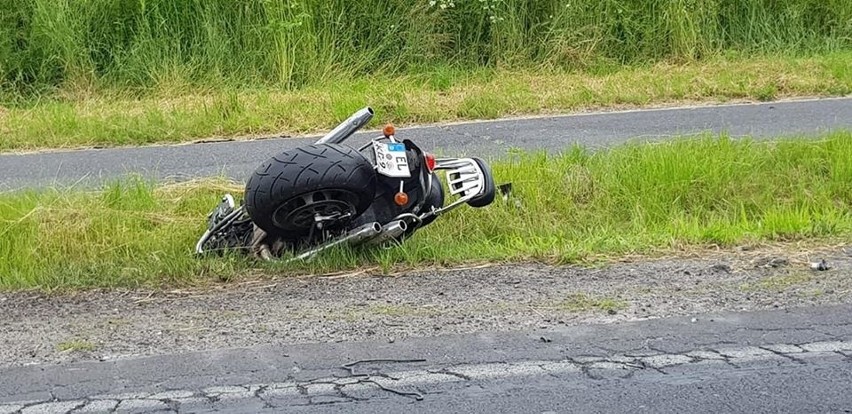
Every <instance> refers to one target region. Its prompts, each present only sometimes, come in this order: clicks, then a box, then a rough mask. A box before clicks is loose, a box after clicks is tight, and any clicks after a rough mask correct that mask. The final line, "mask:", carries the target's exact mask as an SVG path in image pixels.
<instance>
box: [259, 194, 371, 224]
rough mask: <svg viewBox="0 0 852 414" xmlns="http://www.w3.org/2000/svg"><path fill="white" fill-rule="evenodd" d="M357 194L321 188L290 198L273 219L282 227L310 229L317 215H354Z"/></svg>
mask: <svg viewBox="0 0 852 414" xmlns="http://www.w3.org/2000/svg"><path fill="white" fill-rule="evenodd" d="M356 200H357V197H356V196H355V194H353V193H351V192H349V191H345V190H319V191H314V192H311V193H307V194H303V195H300V196H297V197H294V198H292V199H290V200H288V201H287V202H286V203H284V204H282V205H281V206H280V207H278V208H277V209H275V212H274V213H273V214H272V221H273V223H275V226H277V227H278V228H282V229H293V228H299V229H309V228H311V227H313V226H314V224H316V219H315V218H316V217H317V216H321V217H339V218H342V217H345V216H347V215H348V216H349V217H352V216H354V215H355V211H356V209H355V204H356V203H355V201H356Z"/></svg>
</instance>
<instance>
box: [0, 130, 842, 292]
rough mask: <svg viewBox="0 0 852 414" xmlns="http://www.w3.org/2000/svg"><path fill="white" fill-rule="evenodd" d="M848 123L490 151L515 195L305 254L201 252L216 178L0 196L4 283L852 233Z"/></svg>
mask: <svg viewBox="0 0 852 414" xmlns="http://www.w3.org/2000/svg"><path fill="white" fill-rule="evenodd" d="M849 160H852V132H837V133H833V134H830V135H827V136H824V137H821V138H819V139H800V140H783V141H778V142H766V141H752V140H732V139H729V138H726V137H704V138H701V139H686V138H684V139H680V140H674V141H670V142H664V143H656V144H640V143H636V144H629V145H624V146H620V147H615V148H612V149H607V150H600V151H596V152H591V151H588V150H585V149H582V148H575V149H573V150H570V151H567V152H565V153H564V154H561V155H556V156H548V155H544V154H529V153H519V154H515V155H513V156H512V157H510V158H509V159H504V160H502V161H499V162H495V163H494V164H493V167H494V174H495V176H496V178H497V180H498V181H500V182H504V181H511V182H513V184H514V195H513V197H512V198H511V199H510V200H509V201H508V202H504V201H503V200H501V199H498V200H497V201H496V202H495V203H494V204H492V205H491V206H489V207H487V208H484V209H470V208H467V209H461V210H457V211H453V212H452V213H451V214H448V215H446V216H444V217H442V218H441V219H440V220H437V221H436V222H435V223H434V224H433V225H431V226H430V227H428V228H426V229H423V230H422V231H421V232H419V233H417V234H416V235H415V237H414V238H412V239H411V240H409V241H408V242H406V243H405V244H403V245H402V246H399V247H394V248H391V249H388V250H383V249H377V250H367V251H347V250H340V251H334V252H330V254H328V255H321V256H320V257H319V258H318V260H316V261H315V262H313V263H310V264H302V265H280V264H272V265H265V264H257V263H256V262H251V261H246V260H244V259H241V258H236V257H225V258H205V259H200V258H195V257H193V255H192V248H193V246H194V243H195V241H196V238H197V237H198V236H199V235H200V234H201V232H202V231H203V229H204V226H205V217H206V214H207V213H208V211H209V210H210V209H211V208H212V206H214V205H215V204H216V202H217V201H218V200H219V197H221V194H222V192H224V191H226V190H229V189H230V191H234V192H235V194H237V195H239V188H240V186H239V185H235V186H232V187H229V186H225V185H223V184H221V183H215V182H207V183H202V184H197V183H196V184H190V185H187V184H178V185H171V186H152V185H149V184H146V183H144V182H141V181H125V182H121V183H116V184H113V185H110V186H108V187H107V188H106V189H105V190H103V191H98V192H83V191H70V190H69V191H60V190H43V191H38V192H36V191H30V192H26V193H6V194H0V289H16V288H32V287H39V288H44V289H52V288H85V287H92V286H106V287H109V286H137V285H148V286H176V285H190V284H199V283H200V284H203V283H207V282H209V281H211V280H219V279H226V278H229V277H232V276H242V275H247V274H248V275H250V274H256V273H259V272H260V273H275V274H281V273H282V272H283V273H289V272H320V271H330V270H342V269H353V268H357V267H360V266H370V267H376V266H378V267H381V268H385V269H392V268H395V267H397V266H423V265H430V264H460V263H466V262H479V261H486V260H488V261H494V260H496V261H512V260H527V259H546V260H556V261H561V262H570V261H575V260H581V259H584V258H589V257H595V256H598V255H604V256H610V257H618V256H621V255H626V254H637V253H639V254H642V253H655V252H661V251H663V252H669V251H673V250H678V249H682V248H684V247H687V246H698V247H702V246H732V245H736V244H739V243H761V242H779V241H793V240H812V241H822V240H836V239H838V238H845V239H846V240H848V238H849V237H850V236H852V163H850V162H849Z"/></svg>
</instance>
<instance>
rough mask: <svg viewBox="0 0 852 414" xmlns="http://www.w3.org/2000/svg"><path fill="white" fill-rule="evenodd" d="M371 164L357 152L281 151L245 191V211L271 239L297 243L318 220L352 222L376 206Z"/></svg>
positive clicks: (334, 148) (336, 148)
mask: <svg viewBox="0 0 852 414" xmlns="http://www.w3.org/2000/svg"><path fill="white" fill-rule="evenodd" d="M375 191H376V172H375V170H374V169H373V165H372V164H371V163H370V162H369V161H368V160H367V159H366V158H365V157H364V156H363V155H361V153H359V152H358V151H356V150H355V149H353V148H350V147H347V146H343V145H338V144H318V145H308V146H303V147H298V148H294V149H292V150H287V151H284V152H281V153H280V154H278V155H276V156H274V157H272V158H270V159H269V160H267V161H266V162H264V163H263V164H261V166H260V167H258V168H257V169H256V170H255V171H254V173H253V174H252V176H251V177H250V178H249V180H248V181H247V182H246V188H245V200H246V203H245V206H246V211H247V212H248V214H249V217H251V219H252V221H253V222H254V223H255V224H256V225H257V226H258V227H260V228H261V229H263V230H264V231H266V232H267V233H269V234H274V235H277V236H281V237H283V238H287V239H296V238H299V237H302V236H305V235H307V234H309V233H310V232H311V229H312V228H313V227H314V225H315V223H316V221H315V220H314V219H315V217H317V216H322V217H340V218H341V220H346V221H348V220H352V219H354V218H356V217H357V216H359V215H360V214H361V213H363V212H364V211H365V210H366V209H367V208H368V207H369V206H370V204H371V203H372V201H373V197H374V195H375Z"/></svg>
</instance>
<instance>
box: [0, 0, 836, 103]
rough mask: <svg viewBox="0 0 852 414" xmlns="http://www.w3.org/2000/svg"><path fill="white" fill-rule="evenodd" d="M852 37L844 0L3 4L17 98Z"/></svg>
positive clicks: (594, 60) (816, 47)
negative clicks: (105, 88)
mask: <svg viewBox="0 0 852 414" xmlns="http://www.w3.org/2000/svg"><path fill="white" fill-rule="evenodd" d="M850 44H852V2H849V1H845V0H786V1H777V0H660V1H647V0H573V1H566V0H452V1H451V0H437V1H429V0H363V1H349V0H245V1H232V0H0V85H2V87H0V89H2V90H5V91H6V93H5V95H4V96H5V97H6V100H7V101H14V100H15V99H18V98H20V97H21V96H33V95H34V94H38V93H39V92H43V91H46V90H47V91H49V90H53V89H54V88H57V87H59V88H65V89H68V88H71V89H75V90H79V89H82V90H88V89H89V88H93V87H103V86H110V87H118V88H123V89H145V88H150V87H155V86H156V87H172V88H174V87H177V88H181V87H185V86H187V85H189V86H191V87H195V88H199V87H215V86H219V85H222V84H227V85H231V86H245V85H251V86H258V85H275V86H278V87H282V88H294V87H300V86H304V85H307V84H311V83H314V82H318V81H325V80H328V79H334V78H345V77H358V76H361V75H364V74H368V73H369V74H386V75H387V74H390V75H394V74H410V73H422V72H428V71H433V70H440V69H436V68H442V67H453V68H473V67H483V66H484V67H506V66H508V67H518V66H521V67H530V66H540V65H548V66H558V67H568V68H577V67H593V68H596V67H600V65H601V64H602V63H603V64H606V63H615V64H624V63H642V62H648V61H655V60H659V59H676V60H692V59H700V58H703V57H706V56H708V55H711V54H717V53H719V52H723V51H731V50H733V51H739V52H744V53H777V52H784V53H798V52H821V51H826V50H838V49H843V48H848V47H849V46H850Z"/></svg>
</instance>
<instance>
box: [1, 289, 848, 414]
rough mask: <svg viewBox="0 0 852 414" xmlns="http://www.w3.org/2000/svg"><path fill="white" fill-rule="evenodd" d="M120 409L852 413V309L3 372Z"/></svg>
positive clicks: (80, 405) (51, 395) (31, 409)
mask: <svg viewBox="0 0 852 414" xmlns="http://www.w3.org/2000/svg"><path fill="white" fill-rule="evenodd" d="M347 364H348V366H349V367H351V369H345V368H343V367H344V366H346V365H347ZM116 408H117V409H118V410H117V412H214V411H218V412H238V413H254V412H282V411H286V412H347V413H349V412H365V413H367V412H369V413H399V412H410V413H419V412H441V413H454V412H464V413H472V412H483V413H493V412H524V413H545V412H554V413H556V412H558V413H562V412H582V413H592V412H606V413H613V412H653V413H667V412H690V413H700V412H712V413H719V412H726V413H728V412H743V413H746V412H747V413H764V412H767V413H768V412H771V413H781V412H790V413H809V412H820V413H825V412H838V413H839V412H850V411H852V305H839V306H833V307H811V308H797V309H790V310H776V311H764V312H752V313H719V314H704V315H696V316H695V317H683V318H668V319H656V320H644V321H636V322H629V323H619V324H603V325H586V326H577V327H562V328H559V329H547V330H538V331H531V332H517V333H500V334H474V335H459V336H439V337H433V338H425V339H412V340H405V341H397V342H394V343H388V342H358V343H332V344H314V345H297V346H280V347H279V346H275V347H273V346H266V347H257V348H247V349H233V350H222V351H217V352H207V353H193V354H183V355H170V356H162V357H149V358H139V359H124V360H116V361H104V362H87V363H74V364H64V365H37V366H25V367H17V368H6V369H2V368H0V413H13V412H14V413H18V412H19V413H23V414H26V413H69V412H109V411H111V410H114V409H116ZM74 410H76V411H74Z"/></svg>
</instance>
